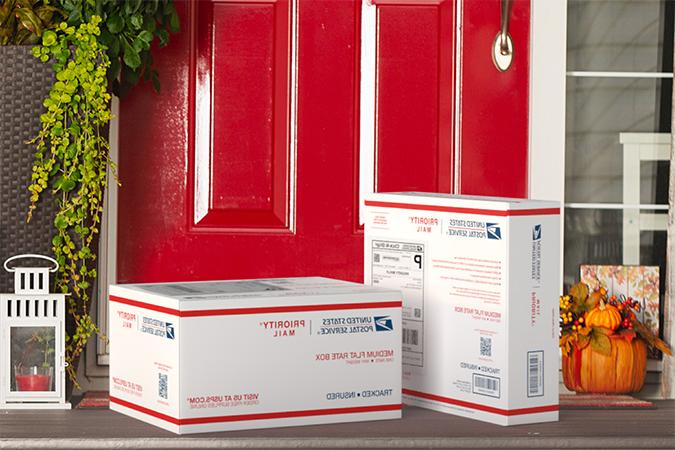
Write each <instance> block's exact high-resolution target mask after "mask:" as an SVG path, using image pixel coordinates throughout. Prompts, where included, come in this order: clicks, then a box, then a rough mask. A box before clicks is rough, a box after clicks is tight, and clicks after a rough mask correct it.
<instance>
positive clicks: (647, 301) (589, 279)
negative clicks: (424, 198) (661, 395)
mask: <svg viewBox="0 0 675 450" xmlns="http://www.w3.org/2000/svg"><path fill="white" fill-rule="evenodd" d="M580 271H581V281H582V282H584V283H586V284H587V285H588V286H589V287H590V288H591V289H592V290H595V289H598V288H600V287H604V288H605V289H607V293H608V294H609V295H610V296H611V295H616V296H617V297H620V296H622V295H623V296H626V297H631V298H633V300H637V301H638V302H640V307H641V309H640V312H639V313H638V314H637V316H638V319H639V320H640V321H641V322H642V323H644V324H645V325H646V326H647V327H648V328H649V329H650V330H651V331H652V332H653V333H654V334H655V335H656V336H658V335H659V301H660V300H659V267H658V266H598V265H582V266H581V268H580ZM649 357H650V358H652V359H659V358H658V351H656V350H650V352H649Z"/></svg>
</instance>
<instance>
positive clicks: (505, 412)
mask: <svg viewBox="0 0 675 450" xmlns="http://www.w3.org/2000/svg"><path fill="white" fill-rule="evenodd" d="M403 394H404V395H410V396H412V397H419V398H424V399H426V400H433V401H436V402H441V403H447V404H449V405H456V406H463V407H465V408H470V409H475V410H477V411H485V412H489V413H493V414H499V415H501V416H520V415H523V414H537V413H543V412H551V411H558V410H559V409H560V407H559V406H558V405H544V406H534V407H531V408H516V409H501V408H495V407H493V406H486V405H481V404H479V403H472V402H467V401H464V400H457V399H454V398H448V397H441V396H440V395H435V394H427V393H426V392H419V391H413V390H410V389H403Z"/></svg>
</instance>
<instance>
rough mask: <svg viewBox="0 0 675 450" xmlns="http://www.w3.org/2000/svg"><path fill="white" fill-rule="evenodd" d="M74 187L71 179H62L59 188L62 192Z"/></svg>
mask: <svg viewBox="0 0 675 450" xmlns="http://www.w3.org/2000/svg"><path fill="white" fill-rule="evenodd" d="M73 189H75V182H74V181H73V180H64V181H63V183H62V184H61V190H62V191H63V192H70V191H72V190H73Z"/></svg>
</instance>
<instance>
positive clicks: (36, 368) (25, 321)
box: [0, 255, 70, 409]
mask: <svg viewBox="0 0 675 450" xmlns="http://www.w3.org/2000/svg"><path fill="white" fill-rule="evenodd" d="M21 258H40V259H45V260H47V261H50V262H51V263H53V265H54V266H53V267H51V268H49V267H9V263H10V262H12V261H15V260H18V259H21ZM58 267H59V265H58V263H57V262H56V261H55V260H54V259H52V258H49V257H47V256H42V255H17V256H13V257H11V258H9V259H8V260H7V261H5V270H7V271H8V272H14V293H13V294H0V409H70V403H66V401H65V395H66V393H65V381H66V379H65V375H66V363H65V360H64V346H65V341H64V333H65V298H66V296H65V294H50V293H49V272H56V271H57V270H58Z"/></svg>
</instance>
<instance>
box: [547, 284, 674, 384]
mask: <svg viewBox="0 0 675 450" xmlns="http://www.w3.org/2000/svg"><path fill="white" fill-rule="evenodd" d="M640 309H641V306H640V303H639V302H637V301H635V300H634V299H632V298H630V297H624V296H621V297H617V296H614V295H613V296H608V294H607V290H606V289H605V288H603V287H600V288H599V289H597V290H594V291H590V290H589V288H588V286H586V284H584V283H578V284H576V285H574V286H573V287H572V288H571V289H570V291H569V294H567V295H563V296H561V297H560V348H561V350H562V356H563V359H562V366H563V367H562V369H563V379H564V383H565V386H566V387H567V388H568V389H570V390H573V391H576V392H589V393H627V392H635V391H639V390H640V389H642V386H643V385H644V379H645V375H646V367H647V346H649V347H654V348H657V349H659V350H661V351H662V352H663V353H665V354H667V355H671V354H672V353H671V349H670V346H669V345H668V344H666V343H665V342H664V341H662V340H661V339H659V337H658V336H656V335H655V334H654V333H653V332H652V331H651V330H650V329H649V328H648V327H647V326H646V325H644V324H643V323H642V322H641V321H640V320H639V318H638V316H639V312H640Z"/></svg>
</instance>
